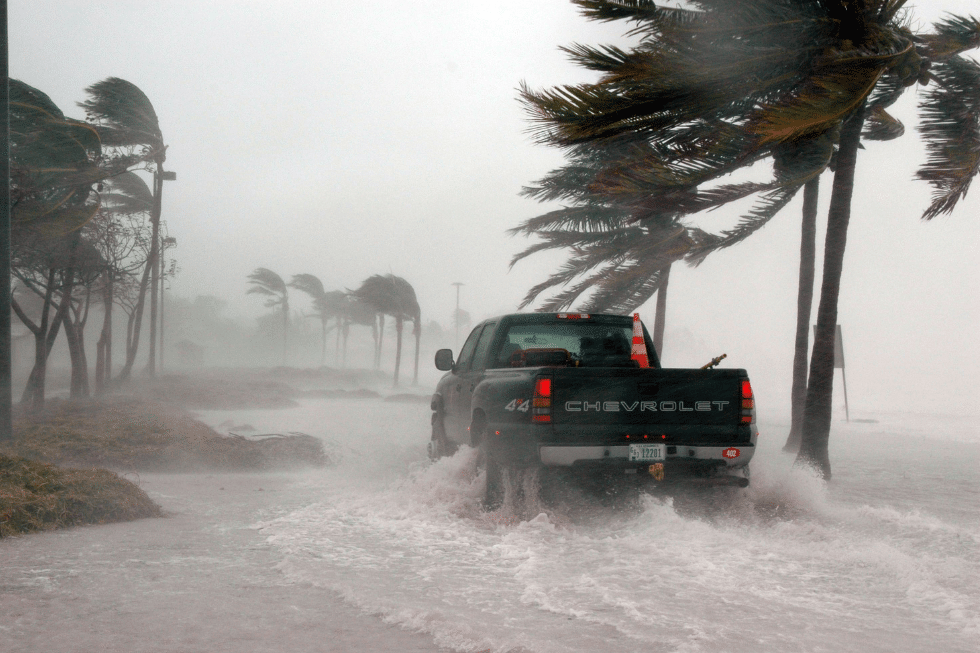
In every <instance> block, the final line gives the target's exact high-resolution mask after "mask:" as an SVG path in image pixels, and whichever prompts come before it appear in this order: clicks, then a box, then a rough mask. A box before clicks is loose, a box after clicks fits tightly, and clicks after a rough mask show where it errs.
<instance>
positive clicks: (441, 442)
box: [429, 413, 457, 462]
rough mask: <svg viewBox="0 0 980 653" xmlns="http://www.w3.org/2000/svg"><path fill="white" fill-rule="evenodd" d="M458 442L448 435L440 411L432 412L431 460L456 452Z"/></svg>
mask: <svg viewBox="0 0 980 653" xmlns="http://www.w3.org/2000/svg"><path fill="white" fill-rule="evenodd" d="M456 449H457V446H456V443H455V442H450V441H449V438H448V437H447V436H446V426H445V424H443V421H442V416H441V415H439V413H432V438H431V439H430V440H429V460H431V461H432V462H435V461H437V460H439V459H440V458H443V457H445V456H452V455H453V454H455V453H456Z"/></svg>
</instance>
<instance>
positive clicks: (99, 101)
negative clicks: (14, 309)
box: [78, 77, 174, 379]
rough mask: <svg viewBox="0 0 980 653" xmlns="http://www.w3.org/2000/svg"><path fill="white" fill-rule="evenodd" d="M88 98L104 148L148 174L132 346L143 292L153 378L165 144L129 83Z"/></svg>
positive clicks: (109, 85) (118, 82)
mask: <svg viewBox="0 0 980 653" xmlns="http://www.w3.org/2000/svg"><path fill="white" fill-rule="evenodd" d="M85 92H86V93H88V95H89V99H88V100H86V101H84V102H79V103H78V106H79V107H81V108H82V109H84V110H85V115H86V117H87V118H88V120H89V121H91V122H92V123H93V124H94V125H95V127H96V129H97V130H98V133H99V137H100V138H101V140H102V143H103V145H104V146H105V147H107V148H112V149H114V150H116V151H119V152H122V153H124V155H128V156H137V155H138V157H139V158H140V160H142V161H146V162H149V165H150V169H151V170H152V172H153V193H152V202H153V203H152V206H151V208H150V224H151V230H152V233H151V236H150V254H149V257H148V258H147V261H146V268H145V270H144V273H143V280H142V281H141V283H140V295H139V308H138V309H137V313H138V314H139V318H138V319H137V322H136V331H135V334H134V335H135V337H134V339H133V345H134V347H138V346H139V340H140V330H141V327H142V321H143V320H142V315H143V303H144V301H145V297H146V292H147V289H149V291H150V351H149V362H148V364H147V369H148V371H149V373H150V375H151V376H153V375H154V374H155V373H156V333H157V311H158V307H157V304H158V294H159V287H160V283H161V282H160V279H159V270H158V269H159V262H158V261H159V256H160V214H161V211H162V206H163V182H164V180H166V179H173V178H174V173H173V172H170V173H168V172H167V171H165V170H164V169H163V164H164V162H165V161H166V160H167V145H166V144H165V143H164V139H163V133H162V132H161V131H160V122H159V120H158V119H157V114H156V111H155V110H154V109H153V104H152V103H151V102H150V100H149V98H148V97H147V96H146V94H145V93H143V91H142V90H140V89H139V87H137V86H136V85H135V84H133V83H132V82H128V81H126V80H125V79H120V78H118V77H107V78H106V79H104V80H102V81H101V82H97V83H95V84H92V85H91V86H89V87H88V88H86V89H85ZM126 363H127V364H126V366H125V367H124V369H123V372H122V374H121V375H120V376H121V378H123V379H125V378H128V377H129V375H130V373H131V370H132V366H133V365H132V363H131V362H129V360H127V362H126Z"/></svg>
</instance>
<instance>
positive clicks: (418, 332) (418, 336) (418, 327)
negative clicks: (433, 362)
mask: <svg viewBox="0 0 980 653" xmlns="http://www.w3.org/2000/svg"><path fill="white" fill-rule="evenodd" d="M421 322H422V318H416V320H415V373H414V374H413V375H412V385H418V384H419V346H420V345H421V344H422V324H421Z"/></svg>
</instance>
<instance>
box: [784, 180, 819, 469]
mask: <svg viewBox="0 0 980 653" xmlns="http://www.w3.org/2000/svg"><path fill="white" fill-rule="evenodd" d="M819 194H820V178H819V177H817V178H815V179H812V180H810V181H808V182H807V183H806V185H805V186H804V187H803V228H802V235H801V237H800V286H799V290H798V291H797V295H796V352H795V354H794V356H793V392H792V407H791V409H790V410H791V415H792V417H791V421H790V429H789V437H787V439H786V444H785V445H784V446H783V451H788V452H790V453H796V452H797V451H799V449H800V434H801V433H803V410H804V408H805V407H806V374H807V364H806V357H807V354H808V353H809V349H810V310H811V308H812V306H813V276H814V269H815V267H816V266H815V259H816V253H817V197H818V195H819Z"/></svg>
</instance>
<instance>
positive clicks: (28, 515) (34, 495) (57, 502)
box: [0, 453, 162, 538]
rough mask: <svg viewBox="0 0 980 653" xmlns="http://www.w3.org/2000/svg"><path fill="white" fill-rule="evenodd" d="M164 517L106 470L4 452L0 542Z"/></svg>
mask: <svg viewBox="0 0 980 653" xmlns="http://www.w3.org/2000/svg"><path fill="white" fill-rule="evenodd" d="M161 515H162V511H161V509H160V506H158V505H157V504H155V503H154V502H153V501H152V500H151V499H150V498H149V497H148V496H147V495H146V493H145V492H144V491H143V490H141V489H140V488H139V486H137V485H136V484H134V483H132V482H130V481H128V480H126V479H125V478H122V477H120V476H119V475H118V474H115V473H113V472H110V471H108V470H105V469H60V468H58V467H55V466H54V465H50V464H47V463H41V462H37V461H35V460H27V459H24V458H20V457H16V456H9V455H6V454H4V453H0V538H2V537H7V536H9V535H15V534H21V533H31V532H35V531H44V530H51V529H55V528H67V527H70V526H81V525H83V524H107V523H110V522H118V521H129V520H133V519H142V518H144V517H160V516H161Z"/></svg>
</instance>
